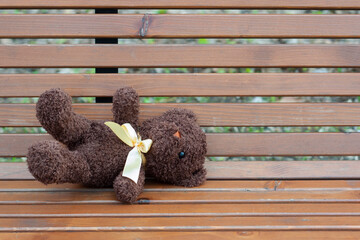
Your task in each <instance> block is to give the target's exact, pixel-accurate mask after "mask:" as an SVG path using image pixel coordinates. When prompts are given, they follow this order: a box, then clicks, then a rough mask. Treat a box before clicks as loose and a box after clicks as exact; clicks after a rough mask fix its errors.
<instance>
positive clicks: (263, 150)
mask: <svg viewBox="0 0 360 240" xmlns="http://www.w3.org/2000/svg"><path fill="white" fill-rule="evenodd" d="M46 139H47V140H49V139H51V136H49V135H47V134H2V135H0V156H25V155H26V153H27V148H28V147H29V146H30V145H32V144H34V143H35V142H37V141H40V140H46ZM359 141H360V133H224V134H222V133H212V134H207V143H208V153H207V155H208V156H292V155H297V156H307V155H321V156H331V155H335V156H340V155H360V148H359V147H358V145H357V143H358V142H359ZM359 164H360V162H359Z"/></svg>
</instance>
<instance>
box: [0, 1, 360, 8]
mask: <svg viewBox="0 0 360 240" xmlns="http://www.w3.org/2000/svg"><path fill="white" fill-rule="evenodd" d="M0 8H20V9H24V8H45V9H46V8H47V9H51V8H125V9H126V8H146V9H151V8H155V9H156V8H180V9H188V8H189V9H192V8H195V9H197V8H199V9H204V8H205V9H206V8H217V9H232V8H235V9H238V8H240V9H259V8H260V9H360V1H359V0H312V1H301V0H277V1H267V0H252V1H247V0H222V1H221V2H219V1H217V0H182V1H174V0H147V1H143V0H122V1H117V0H103V1H98V0H52V1H43V0H2V1H1V3H0Z"/></svg>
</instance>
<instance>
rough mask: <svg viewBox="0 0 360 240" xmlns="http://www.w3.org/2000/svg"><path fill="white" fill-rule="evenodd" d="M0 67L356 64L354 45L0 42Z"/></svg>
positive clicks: (359, 63) (358, 49)
mask: <svg viewBox="0 0 360 240" xmlns="http://www.w3.org/2000/svg"><path fill="white" fill-rule="evenodd" d="M0 56H5V57H2V58H0V67H2V68H38V67H45V68H49V67H52V68H57V67H59V68H61V67H104V68H106V67H139V68H140V67H360V46H359V45H340V44H338V45H311V44H309V45H172V44H166V45H141V44H139V45H106V44H104V45H101V44H99V45H96V46H94V45H44V46H41V45H19V46H16V45H3V46H0Z"/></svg>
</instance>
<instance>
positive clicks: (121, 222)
mask: <svg viewBox="0 0 360 240" xmlns="http://www.w3.org/2000/svg"><path fill="white" fill-rule="evenodd" d="M26 220H27V221H21V220H19V219H11V218H8V219H0V224H1V227H0V231H2V232H4V231H6V232H8V231H12V232H45V231H46V232H53V231H55V232H64V231H70V232H79V231H105V232H107V231H182V230H189V231H204V230H207V231H211V230H212V231H218V230H232V231H236V230H240V231H241V230H317V229H318V230H341V229H342V230H345V229H347V230H360V226H359V225H358V223H359V222H358V220H359V218H358V217H333V218H323V217H306V218H304V217H201V218H196V217H186V218H183V217H177V218H150V219H148V218H126V219H124V218H45V219H43V218H42V219H36V218H29V219H26ZM19 224H21V227H19ZM54 226H56V227H54Z"/></svg>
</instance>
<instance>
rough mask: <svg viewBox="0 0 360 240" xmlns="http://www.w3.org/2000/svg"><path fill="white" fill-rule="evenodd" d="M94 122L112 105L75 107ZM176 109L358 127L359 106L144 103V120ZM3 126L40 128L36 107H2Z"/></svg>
mask: <svg viewBox="0 0 360 240" xmlns="http://www.w3.org/2000/svg"><path fill="white" fill-rule="evenodd" d="M73 107H74V111H75V112H76V113H79V114H82V115H84V116H86V117H87V118H89V119H91V120H111V119H113V116H112V112H111V107H112V105H111V104H74V105H73ZM172 108H186V109H190V110H192V111H193V112H194V113H195V114H196V115H197V118H198V123H199V124H200V125H201V126H204V127H207V126H358V125H360V104H359V103H158V104H141V106H140V121H144V120H145V119H148V118H151V117H155V116H160V115H161V114H163V113H164V112H165V111H166V110H169V109H172ZM0 126H4V127H22V126H31V127H38V126H40V123H39V121H38V120H37V118H36V112H35V105H34V104H0Z"/></svg>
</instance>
